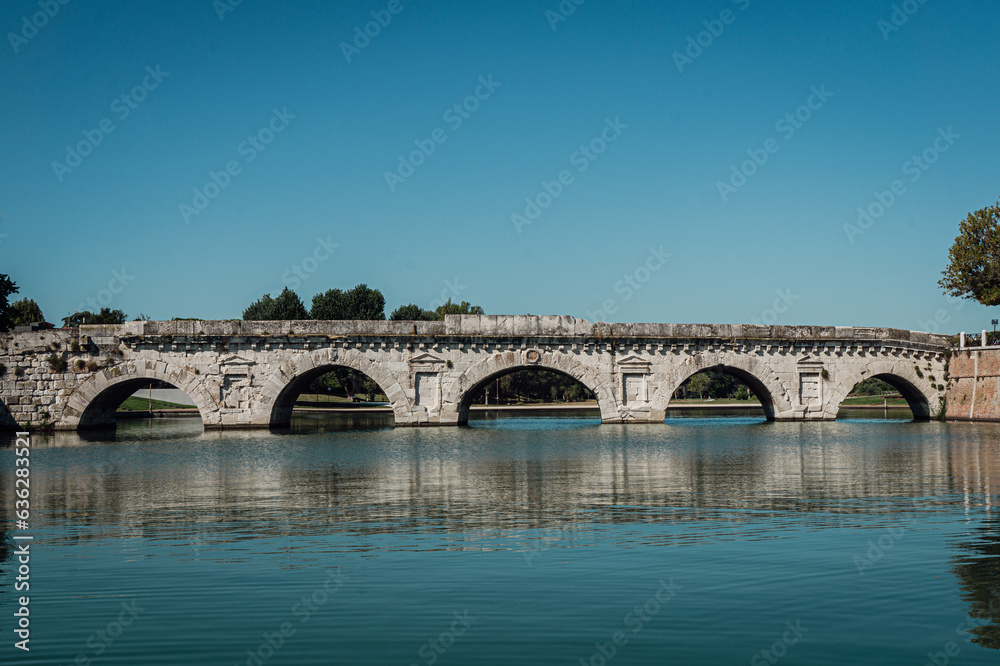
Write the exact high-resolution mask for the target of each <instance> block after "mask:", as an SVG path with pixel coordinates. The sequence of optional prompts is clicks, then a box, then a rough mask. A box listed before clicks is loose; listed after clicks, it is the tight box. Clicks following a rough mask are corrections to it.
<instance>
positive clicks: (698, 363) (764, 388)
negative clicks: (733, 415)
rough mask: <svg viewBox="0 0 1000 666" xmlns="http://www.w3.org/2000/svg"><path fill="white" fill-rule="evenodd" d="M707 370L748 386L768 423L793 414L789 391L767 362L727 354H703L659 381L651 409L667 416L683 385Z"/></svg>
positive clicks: (651, 402)
mask: <svg viewBox="0 0 1000 666" xmlns="http://www.w3.org/2000/svg"><path fill="white" fill-rule="evenodd" d="M704 370H716V371H719V372H723V373H726V374H728V375H731V376H733V377H736V378H737V379H739V380H740V381H741V382H743V383H744V384H746V386H747V388H749V389H750V391H751V392H752V393H753V394H754V395H755V396H757V399H758V400H760V405H761V408H762V409H763V410H764V416H765V417H766V418H767V420H768V421H774V420H775V419H776V418H777V415H778V414H785V413H790V412H791V409H792V406H791V404H790V403H789V401H788V391H787V390H786V389H785V387H784V386H783V385H782V383H781V380H780V379H779V378H778V375H777V374H776V373H775V372H774V370H773V369H771V368H770V367H769V366H768V365H767V363H765V362H763V361H761V360H759V359H757V358H755V357H751V356H747V355H734V354H727V353H717V354H701V355H698V356H696V357H693V358H692V359H691V361H690V362H687V363H684V364H682V365H680V366H677V367H675V368H673V369H672V370H671V371H670V373H669V374H667V375H666V377H663V378H662V380H661V381H660V388H659V389H657V391H656V393H655V395H654V396H653V399H652V400H651V401H650V408H651V409H653V410H656V411H661V410H662V412H663V413H664V414H665V413H666V410H667V405H669V403H670V400H671V399H672V398H673V395H674V392H675V391H676V390H677V389H678V388H680V386H681V384H683V383H684V382H686V381H687V380H688V379H689V378H691V377H692V376H694V375H696V374H698V373H699V372H702V371H704Z"/></svg>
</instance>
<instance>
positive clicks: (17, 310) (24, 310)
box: [10, 298, 45, 326]
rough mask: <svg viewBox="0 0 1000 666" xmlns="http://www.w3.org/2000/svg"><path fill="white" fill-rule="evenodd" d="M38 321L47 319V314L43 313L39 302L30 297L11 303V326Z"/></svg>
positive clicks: (25, 324)
mask: <svg viewBox="0 0 1000 666" xmlns="http://www.w3.org/2000/svg"><path fill="white" fill-rule="evenodd" d="M36 321H45V315H43V314H42V309H41V308H40V307H38V303H35V301H33V300H31V299H30V298H22V299H21V300H19V301H14V302H13V303H11V305H10V325H11V326H27V325H28V324H32V323H34V322H36Z"/></svg>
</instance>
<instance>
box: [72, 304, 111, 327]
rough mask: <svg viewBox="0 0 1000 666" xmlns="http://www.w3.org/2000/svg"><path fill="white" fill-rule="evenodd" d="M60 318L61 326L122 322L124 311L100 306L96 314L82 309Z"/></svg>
mask: <svg viewBox="0 0 1000 666" xmlns="http://www.w3.org/2000/svg"><path fill="white" fill-rule="evenodd" d="M62 320H63V328H69V327H71V326H80V325H81V324H124V323H125V313H124V312H122V311H121V310H112V309H110V308H101V311H100V312H98V313H96V314H95V313H93V312H91V311H90V310H84V311H83V312H74V313H73V314H71V315H70V316H68V317H63V319H62Z"/></svg>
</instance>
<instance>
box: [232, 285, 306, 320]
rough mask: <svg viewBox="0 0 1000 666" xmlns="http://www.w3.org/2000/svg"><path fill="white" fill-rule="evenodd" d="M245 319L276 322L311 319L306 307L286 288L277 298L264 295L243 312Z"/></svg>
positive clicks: (296, 295) (297, 296)
mask: <svg viewBox="0 0 1000 666" xmlns="http://www.w3.org/2000/svg"><path fill="white" fill-rule="evenodd" d="M243 319H244V320H247V321H274V320H279V319H280V320H284V319H309V313H308V312H306V306H304V305H303V304H302V299H301V298H299V295H298V294H296V293H295V292H294V291H292V290H291V289H289V288H288V287H285V288H284V289H282V290H281V293H280V294H278V297H277V298H271V295H270V294H264V295H263V296H261V297H260V300H257V301H254V302H253V303H251V304H250V307H248V308H247V309H246V310H244V311H243Z"/></svg>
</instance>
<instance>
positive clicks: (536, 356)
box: [524, 349, 542, 363]
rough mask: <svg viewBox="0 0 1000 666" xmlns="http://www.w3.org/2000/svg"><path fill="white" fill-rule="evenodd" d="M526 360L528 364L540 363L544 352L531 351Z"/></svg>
mask: <svg viewBox="0 0 1000 666" xmlns="http://www.w3.org/2000/svg"><path fill="white" fill-rule="evenodd" d="M524 358H525V360H526V361H528V363H538V362H539V361H541V360H542V352H540V351H538V350H537V349H529V350H528V353H527V354H525V355H524Z"/></svg>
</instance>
